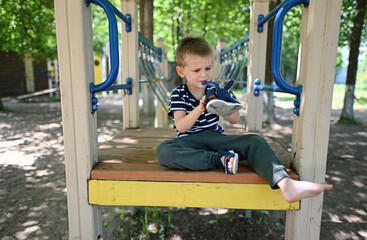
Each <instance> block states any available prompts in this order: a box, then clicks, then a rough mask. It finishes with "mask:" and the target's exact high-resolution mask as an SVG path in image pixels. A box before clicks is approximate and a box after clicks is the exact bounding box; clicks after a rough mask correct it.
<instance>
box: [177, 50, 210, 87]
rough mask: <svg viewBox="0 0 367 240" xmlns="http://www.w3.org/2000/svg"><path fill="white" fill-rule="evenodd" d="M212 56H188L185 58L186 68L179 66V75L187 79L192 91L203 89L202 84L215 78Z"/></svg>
mask: <svg viewBox="0 0 367 240" xmlns="http://www.w3.org/2000/svg"><path fill="white" fill-rule="evenodd" d="M212 61H213V59H212V56H211V55H208V56H200V55H192V54H188V55H186V56H185V58H184V63H185V65H184V67H180V66H177V67H176V70H177V73H178V75H180V77H182V78H186V80H187V84H188V85H189V87H191V89H193V88H194V89H203V88H205V86H204V85H202V84H201V83H202V82H206V81H211V80H212V77H213V70H212Z"/></svg>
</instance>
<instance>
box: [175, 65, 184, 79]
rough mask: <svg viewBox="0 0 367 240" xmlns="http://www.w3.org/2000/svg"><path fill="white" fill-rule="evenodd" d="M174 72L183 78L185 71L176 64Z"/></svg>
mask: <svg viewBox="0 0 367 240" xmlns="http://www.w3.org/2000/svg"><path fill="white" fill-rule="evenodd" d="M176 72H177V74H178V75H179V76H180V77H181V78H185V73H184V70H183V68H182V67H180V66H177V67H176Z"/></svg>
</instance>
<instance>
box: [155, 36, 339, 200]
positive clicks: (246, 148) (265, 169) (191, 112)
mask: <svg viewBox="0 0 367 240" xmlns="http://www.w3.org/2000/svg"><path fill="white" fill-rule="evenodd" d="M212 56H213V52H212V48H211V47H210V45H209V44H208V43H207V42H206V41H205V40H204V39H203V38H193V37H186V38H184V39H182V41H181V42H180V44H179V46H178V47H177V49H176V59H177V67H176V71H177V73H178V75H180V77H182V78H185V79H186V81H187V83H186V84H182V85H180V86H178V87H176V88H175V89H174V90H173V92H172V96H171V100H170V106H169V111H168V114H169V115H170V116H173V118H174V128H175V129H176V131H177V138H175V139H171V140H168V141H165V142H162V143H161V144H160V145H159V146H158V149H157V158H158V163H159V165H161V166H165V167H168V168H178V169H190V170H208V169H216V168H222V169H225V172H226V173H227V172H229V173H233V174H236V173H237V166H238V161H239V159H241V160H244V159H247V161H248V162H249V165H250V167H251V169H252V170H253V171H255V172H256V173H258V174H259V175H260V176H261V177H263V178H264V179H265V180H267V181H268V183H269V185H270V187H271V188H273V189H276V188H280V189H281V191H282V194H283V197H284V199H285V200H286V201H288V202H296V201H299V200H301V199H303V198H310V197H314V196H317V195H319V194H320V193H321V192H323V191H324V190H330V189H331V188H332V185H329V184H319V183H312V182H306V181H295V180H293V179H291V178H289V176H288V174H287V172H286V169H285V167H284V166H283V165H282V163H281V162H280V160H279V159H278V157H277V156H276V155H275V153H274V152H273V150H272V149H271V148H270V146H269V144H268V143H267V142H266V141H265V140H264V139H263V138H262V137H260V136H258V135H255V134H246V135H242V136H239V135H225V134H222V132H223V128H222V127H221V126H219V125H218V120H219V117H218V115H217V114H211V113H208V111H207V108H206V106H207V105H206V104H207V102H206V99H207V98H206V93H207V92H213V90H212V89H213V88H215V87H214V86H211V84H208V83H206V82H210V81H211V80H212ZM203 83H204V84H203ZM228 92H229V90H228ZM232 97H234V96H232ZM226 119H227V120H228V121H229V122H230V123H232V124H234V123H237V122H238V121H239V119H240V114H239V112H238V111H236V112H234V113H232V114H230V115H228V116H227V117H226Z"/></svg>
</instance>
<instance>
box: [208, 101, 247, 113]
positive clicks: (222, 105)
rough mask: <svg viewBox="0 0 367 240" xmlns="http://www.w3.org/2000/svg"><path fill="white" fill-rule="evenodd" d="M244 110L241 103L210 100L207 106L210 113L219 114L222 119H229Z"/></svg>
mask: <svg viewBox="0 0 367 240" xmlns="http://www.w3.org/2000/svg"><path fill="white" fill-rule="evenodd" d="M241 108H242V105H241V104H240V103H232V102H226V101H223V100H219V99H213V100H210V101H209V102H208V103H207V104H206V109H207V111H208V113H212V114H218V115H220V116H222V117H227V116H229V115H231V114H233V113H235V112H237V111H239V110H240V109H241Z"/></svg>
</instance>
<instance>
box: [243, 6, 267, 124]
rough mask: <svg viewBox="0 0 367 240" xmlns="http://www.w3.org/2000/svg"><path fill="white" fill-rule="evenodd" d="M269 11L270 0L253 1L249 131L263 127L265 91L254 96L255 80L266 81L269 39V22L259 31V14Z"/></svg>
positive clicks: (249, 66)
mask: <svg viewBox="0 0 367 240" xmlns="http://www.w3.org/2000/svg"><path fill="white" fill-rule="evenodd" d="M268 11H269V1H268V0H253V1H251V14H250V42H249V49H250V50H249V58H248V72H247V76H248V77H247V79H248V80H247V116H246V127H247V130H248V131H260V130H261V128H262V118H263V93H262V92H261V93H260V96H258V97H255V96H254V81H255V79H257V78H259V79H261V81H262V83H264V81H265V64H266V40H267V32H268V30H267V24H264V31H263V32H262V33H259V32H257V22H258V21H257V18H258V16H259V14H263V15H264V16H266V15H267V14H268Z"/></svg>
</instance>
